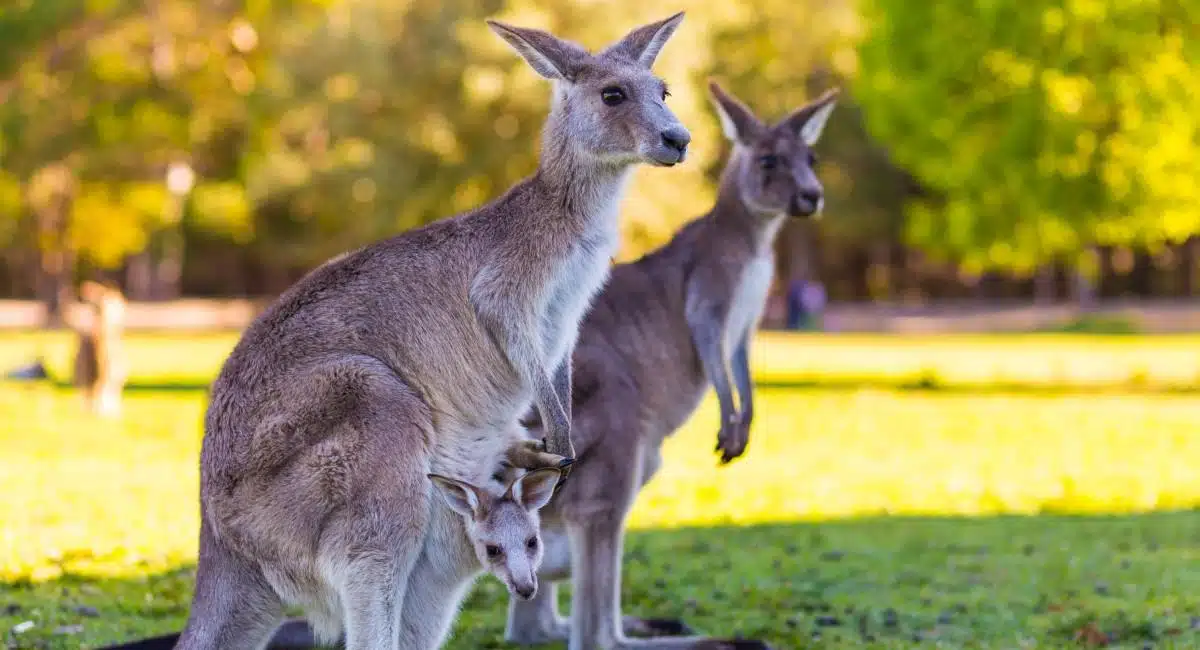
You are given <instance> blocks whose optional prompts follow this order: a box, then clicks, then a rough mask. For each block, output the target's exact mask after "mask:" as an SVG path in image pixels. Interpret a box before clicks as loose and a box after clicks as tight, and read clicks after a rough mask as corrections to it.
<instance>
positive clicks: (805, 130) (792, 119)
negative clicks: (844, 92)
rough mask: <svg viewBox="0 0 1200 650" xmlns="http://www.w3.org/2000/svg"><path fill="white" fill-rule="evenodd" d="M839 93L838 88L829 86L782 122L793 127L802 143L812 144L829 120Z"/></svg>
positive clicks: (819, 136) (818, 137)
mask: <svg viewBox="0 0 1200 650" xmlns="http://www.w3.org/2000/svg"><path fill="white" fill-rule="evenodd" d="M840 94H841V89H840V88H831V89H829V90H826V91H825V92H824V94H822V95H821V96H820V97H818V98H817V99H815V100H813V101H811V102H809V103H808V104H805V105H804V106H802V107H800V108H798V109H796V110H795V112H793V113H792V114H791V115H789V116H787V117H785V118H784V119H783V123H784V124H787V125H788V126H790V127H791V128H793V129H795V130H796V132H797V133H799V135H800V139H801V140H803V141H804V144H806V145H808V146H810V147H811V146H813V145H815V144H816V143H817V140H820V139H821V132H822V131H824V130H825V123H826V122H828V121H829V116H830V115H831V114H832V113H833V109H834V107H835V106H837V100H838V96H839V95H840Z"/></svg>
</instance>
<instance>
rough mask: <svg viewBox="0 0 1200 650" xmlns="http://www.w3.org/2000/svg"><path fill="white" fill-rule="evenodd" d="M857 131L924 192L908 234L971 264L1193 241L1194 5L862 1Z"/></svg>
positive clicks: (1124, 0)
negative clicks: (862, 129) (928, 193)
mask: <svg viewBox="0 0 1200 650" xmlns="http://www.w3.org/2000/svg"><path fill="white" fill-rule="evenodd" d="M861 7H862V12H863V15H864V20H865V22H866V24H867V25H868V27H869V29H868V32H867V34H866V36H865V38H864V40H863V42H862V45H861V47H860V50H859V51H860V55H861V62H860V67H861V70H860V78H859V80H858V83H857V85H856V89H857V95H858V98H859V100H860V101H861V102H862V104H863V106H864V109H865V111H866V117H867V124H868V127H869V130H870V132H871V133H872V134H873V135H874V136H875V137H877V138H878V139H879V140H880V141H881V142H882V143H884V144H885V145H886V146H888V147H889V148H890V150H891V153H892V155H893V156H894V158H895V160H896V161H897V162H898V164H900V165H901V166H902V167H904V168H905V169H907V170H909V171H911V172H912V173H913V174H914V175H915V176H916V177H917V178H918V179H919V180H920V182H922V183H923V184H925V186H926V187H927V188H929V189H930V190H932V191H933V193H934V194H935V195H936V196H935V197H934V198H931V199H929V200H926V201H922V202H918V203H915V204H914V205H913V206H912V209H911V210H910V211H909V214H908V218H909V219H908V235H909V236H910V238H911V240H912V241H913V242H914V243H916V244H918V245H920V246H921V247H923V248H925V249H927V250H932V251H935V252H940V253H943V254H945V255H948V256H952V257H961V258H963V259H964V260H965V261H966V262H967V263H968V265H969V266H972V267H975V268H976V269H983V268H988V267H1000V268H1016V269H1025V270H1029V269H1032V268H1033V267H1034V266H1035V265H1038V264H1041V263H1044V262H1047V261H1049V260H1051V259H1053V258H1056V257H1059V258H1065V259H1067V260H1070V261H1071V262H1074V261H1075V258H1076V256H1077V254H1078V253H1080V252H1081V251H1083V250H1084V249H1085V248H1087V247H1089V246H1092V245H1095V244H1123V245H1151V246H1153V245H1157V244H1160V243H1162V242H1165V241H1182V240H1184V239H1186V238H1187V237H1188V236H1189V235H1191V234H1194V233H1196V232H1198V231H1200V189H1198V186H1197V184H1196V178H1198V177H1200V117H1197V114H1196V111H1195V106H1196V103H1197V101H1200V66H1197V62H1198V61H1200V38H1197V33H1196V25H1197V24H1200V2H1197V1H1196V0H1045V1H1040V2H1032V3H1030V2H1016V1H1014V0H973V1H964V2H951V3H945V2H938V3H916V4H914V3H911V2H902V1H901V0H863V3H862V5H861Z"/></svg>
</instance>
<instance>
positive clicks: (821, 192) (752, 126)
mask: <svg viewBox="0 0 1200 650" xmlns="http://www.w3.org/2000/svg"><path fill="white" fill-rule="evenodd" d="M709 91H710V92H711V94H712V99H713V105H714V107H715V108H716V110H717V115H718V116H719V117H720V118H721V130H722V131H724V133H725V137H727V138H729V139H730V140H731V141H732V142H733V155H732V156H731V157H730V159H729V162H728V163H727V165H726V168H725V179H724V181H723V183H724V184H725V186H724V187H723V188H722V191H731V190H732V191H735V192H737V193H738V198H740V199H741V201H742V203H743V204H745V206H746V207H747V208H749V210H750V212H752V213H755V214H762V215H765V216H771V217H774V216H777V215H780V214H787V215H788V216H791V217H811V216H813V215H819V213H820V211H821V209H822V208H823V207H824V204H825V188H824V187H823V186H822V185H821V181H820V180H819V179H818V178H817V173H816V167H817V157H816V155H815V154H814V153H813V150H812V148H813V146H814V145H816V144H817V140H819V139H820V137H821V132H822V131H823V130H824V129H825V122H826V121H827V120H828V119H829V115H830V113H832V112H833V108H834V106H835V105H836V103H837V96H838V90H836V89H833V90H828V91H826V92H825V94H823V95H821V96H820V97H819V98H817V99H816V100H814V101H812V102H810V103H808V104H806V105H804V106H802V107H800V108H798V109H796V110H795V111H793V112H792V114H791V115H788V116H787V117H785V118H783V119H782V120H780V121H779V122H778V123H777V124H774V125H767V124H766V123H764V122H762V121H761V120H759V119H758V118H757V117H755V115H754V113H752V112H750V109H749V108H747V107H746V105H745V104H743V103H742V102H740V101H738V100H737V99H736V98H734V97H733V96H732V95H730V94H729V93H727V92H725V90H723V89H722V88H721V87H720V86H719V85H717V84H716V82H709Z"/></svg>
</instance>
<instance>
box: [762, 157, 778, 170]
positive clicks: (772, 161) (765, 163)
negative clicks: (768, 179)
mask: <svg viewBox="0 0 1200 650" xmlns="http://www.w3.org/2000/svg"><path fill="white" fill-rule="evenodd" d="M778 165H779V156H776V155H775V154H767V155H765V156H761V157H759V159H758V166H759V167H761V168H763V169H765V170H768V171H769V170H772V169H775V167H777V166H778Z"/></svg>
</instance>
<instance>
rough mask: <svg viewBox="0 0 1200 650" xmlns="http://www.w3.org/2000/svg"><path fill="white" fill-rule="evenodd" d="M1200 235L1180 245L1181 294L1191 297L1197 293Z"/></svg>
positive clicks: (1199, 269) (1199, 283)
mask: <svg viewBox="0 0 1200 650" xmlns="http://www.w3.org/2000/svg"><path fill="white" fill-rule="evenodd" d="M1198 263H1200V237H1191V238H1189V239H1188V240H1187V241H1185V242H1183V245H1182V246H1180V247H1179V280H1180V282H1179V289H1180V295H1183V296H1184V297H1188V298H1191V297H1193V296H1195V295H1196V293H1197V292H1196V289H1197V288H1198V285H1200V282H1197V278H1196V274H1197V271H1200V268H1197V264H1198Z"/></svg>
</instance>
